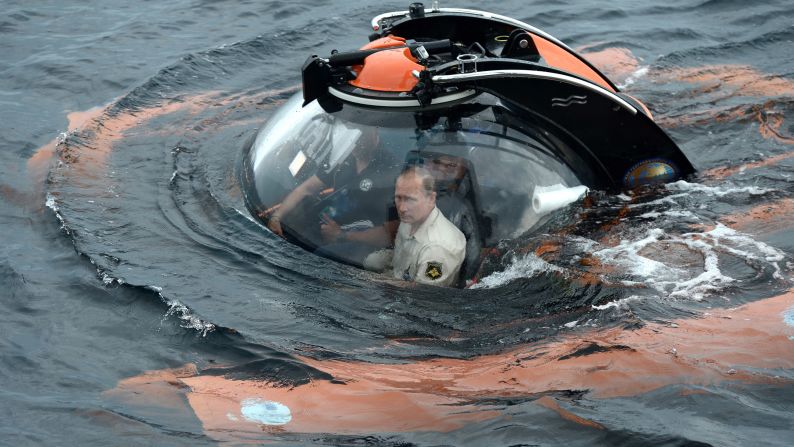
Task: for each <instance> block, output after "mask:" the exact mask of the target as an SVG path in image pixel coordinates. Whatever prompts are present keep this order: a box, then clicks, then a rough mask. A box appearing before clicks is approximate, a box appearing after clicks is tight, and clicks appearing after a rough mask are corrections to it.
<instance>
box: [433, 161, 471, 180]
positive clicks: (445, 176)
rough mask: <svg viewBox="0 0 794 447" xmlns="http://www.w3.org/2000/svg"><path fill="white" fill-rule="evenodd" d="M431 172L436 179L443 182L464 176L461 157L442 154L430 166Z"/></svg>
mask: <svg viewBox="0 0 794 447" xmlns="http://www.w3.org/2000/svg"><path fill="white" fill-rule="evenodd" d="M428 167H429V168H430V172H432V173H433V176H434V177H435V178H436V180H438V181H441V182H448V181H451V180H457V179H460V178H463V169H464V166H463V163H462V161H461V159H460V158H459V157H453V156H451V155H441V156H439V157H437V158H434V159H433V160H432V161H431V162H430V163H429V166H428Z"/></svg>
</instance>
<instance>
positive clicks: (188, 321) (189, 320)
mask: <svg viewBox="0 0 794 447" xmlns="http://www.w3.org/2000/svg"><path fill="white" fill-rule="evenodd" d="M158 294H160V297H161V298H163V295H162V294H161V293H159V292H158ZM163 299H164V300H165V298H163ZM165 303H166V304H167V305H168V311H167V312H166V313H165V315H164V317H170V316H172V315H176V316H177V318H179V319H180V320H182V324H181V325H180V327H183V328H185V329H195V330H197V331H199V332H201V335H202V336H203V337H206V336H207V333H209V332H212V331H214V330H215V325H214V324H212V323H207V322H205V321H202V320H201V319H200V318H198V317H196V316H195V315H193V314H192V312H191V311H190V309H189V308H188V307H187V306H185V305H184V304H182V303H180V302H179V301H177V300H168V301H166V302H165Z"/></svg>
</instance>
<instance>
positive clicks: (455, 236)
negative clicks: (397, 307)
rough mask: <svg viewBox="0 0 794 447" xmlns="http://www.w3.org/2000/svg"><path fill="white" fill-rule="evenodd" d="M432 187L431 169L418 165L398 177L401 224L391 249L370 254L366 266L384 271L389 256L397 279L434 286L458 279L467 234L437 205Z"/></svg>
mask: <svg viewBox="0 0 794 447" xmlns="http://www.w3.org/2000/svg"><path fill="white" fill-rule="evenodd" d="M434 187H435V181H434V179H433V176H432V175H431V174H430V172H428V171H427V170H426V169H424V168H421V167H418V166H412V167H409V168H408V169H406V170H405V171H403V173H402V174H400V176H399V177H397V183H396V186H395V191H394V204H395V206H396V207H397V214H398V215H399V217H400V227H399V228H398V230H397V238H396V240H395V242H394V250H393V252H391V251H380V252H376V253H373V254H371V255H370V256H369V257H367V260H366V261H365V263H364V265H365V266H367V267H368V268H374V269H378V270H385V268H386V266H387V265H388V264H389V259H388V258H391V262H390V264H391V266H392V271H393V274H394V277H395V278H397V279H403V280H406V281H416V282H421V283H425V284H432V285H437V286H451V285H454V284H455V283H456V282H457V279H458V273H459V271H460V266H461V264H463V259H464V257H465V256H466V237H465V236H464V235H463V233H461V231H460V230H458V228H457V227H455V225H453V224H452V223H451V222H450V221H449V220H447V218H446V217H444V215H443V214H441V211H439V210H438V208H436V192H435V191H434ZM378 267H380V268H378Z"/></svg>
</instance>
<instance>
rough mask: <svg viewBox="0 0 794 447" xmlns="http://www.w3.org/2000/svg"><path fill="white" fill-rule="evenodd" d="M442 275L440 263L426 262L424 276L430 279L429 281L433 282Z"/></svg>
mask: <svg viewBox="0 0 794 447" xmlns="http://www.w3.org/2000/svg"><path fill="white" fill-rule="evenodd" d="M443 274H444V273H442V271H441V263H440V262H428V263H427V270H425V276H427V277H428V278H430V279H431V280H433V281H435V280H437V279H438V278H441V276H442V275H443Z"/></svg>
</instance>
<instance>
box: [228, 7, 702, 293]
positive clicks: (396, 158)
mask: <svg viewBox="0 0 794 447" xmlns="http://www.w3.org/2000/svg"><path fill="white" fill-rule="evenodd" d="M434 3H435V2H434ZM372 30H373V31H374V32H373V33H372V34H371V35H370V42H369V43H368V44H366V45H364V46H363V47H361V48H360V49H359V50H357V51H350V52H337V51H333V52H332V53H331V54H330V55H327V56H326V57H320V56H317V55H313V56H311V57H309V58H308V59H307V61H306V62H305V64H304V65H303V68H302V77H303V85H302V93H298V94H296V95H295V96H294V97H292V98H291V99H290V100H289V101H287V102H286V104H284V105H283V107H281V109H280V110H279V111H278V112H277V113H276V114H275V115H273V117H272V118H270V120H269V121H268V123H267V124H266V125H265V126H264V127H263V128H262V129H261V130H260V131H259V133H258V134H257V135H256V137H255V138H254V139H253V140H252V142H251V144H250V146H249V147H247V148H246V150H247V153H246V156H245V157H244V162H243V168H242V183H243V186H244V196H245V200H246V204H247V206H248V207H249V209H250V211H251V212H252V213H253V214H254V215H255V216H257V218H258V219H260V220H261V221H262V222H263V223H264V224H265V225H268V226H269V227H270V228H277V229H278V232H279V233H280V234H281V235H282V236H284V237H285V238H287V239H288V240H290V241H291V242H293V243H295V244H297V245H300V246H302V247H303V248H305V249H307V250H311V251H315V252H317V253H319V254H322V255H326V256H328V257H332V258H334V259H336V260H338V261H341V262H345V263H348V264H353V265H357V266H361V262H360V259H357V258H356V257H355V256H353V255H352V254H350V255H347V254H345V253H332V254H329V253H326V252H325V251H324V250H323V247H324V246H325V245H327V244H328V240H327V237H325V236H327V235H324V234H323V233H322V231H320V224H321V220H322V219H324V218H325V217H323V216H330V217H331V218H332V219H333V220H334V221H335V222H337V223H338V224H339V225H340V226H341V227H342V228H343V229H344V230H345V231H361V230H365V229H368V228H374V227H377V226H379V225H384V224H387V223H388V222H393V221H394V219H395V217H394V211H393V194H394V182H395V179H396V177H397V176H398V175H399V173H400V172H401V171H402V170H403V169H404V168H405V167H406V166H411V165H420V166H423V167H426V168H427V169H428V170H429V171H430V172H431V173H432V175H433V176H434V178H435V180H436V185H437V196H438V207H439V209H440V210H441V211H442V212H443V213H444V215H445V216H447V217H448V218H449V219H450V220H451V221H452V222H453V223H454V224H455V225H456V226H458V228H460V229H461V231H463V233H464V234H465V236H466V240H467V245H466V260H465V262H464V266H463V269H462V279H465V280H471V279H473V278H475V277H476V273H477V270H478V268H479V265H480V260H481V258H482V253H484V251H485V250H488V248H489V247H492V246H494V245H495V244H496V243H497V242H498V241H500V240H504V239H510V238H514V237H516V236H518V235H521V234H524V233H525V232H527V231H528V230H530V229H531V228H532V227H533V226H535V225H537V224H538V222H539V221H542V219H543V217H544V216H545V215H547V213H548V212H549V211H551V210H554V209H557V208H559V207H561V206H564V205H566V204H568V203H570V202H571V201H573V200H576V199H577V198H579V197H580V196H581V195H582V193H584V191H586V190H587V189H588V188H589V189H595V190H606V191H610V192H618V191H621V190H624V189H631V188H635V187H638V186H642V185H648V184H653V183H659V182H668V181H674V180H677V179H679V178H682V177H685V176H687V175H690V174H691V173H693V172H694V168H693V166H692V164H691V163H690V162H689V160H688V159H687V158H686V156H685V155H684V154H683V153H682V152H681V150H680V149H679V148H678V146H677V145H676V144H675V142H673V141H672V140H671V139H670V137H669V136H668V135H667V134H666V133H665V132H664V131H663V130H662V129H661V128H659V126H658V125H657V124H656V123H654V121H653V118H652V116H651V114H650V112H649V111H648V109H647V108H646V107H645V106H644V105H643V104H642V103H641V102H639V101H638V100H637V99H635V98H633V97H631V96H628V95H626V94H623V93H622V92H620V90H619V89H618V87H617V86H616V85H615V84H614V83H613V82H612V81H610V80H609V79H608V78H607V77H606V76H604V75H603V74H602V73H601V72H600V71H599V70H598V69H597V68H595V67H594V66H593V65H592V64H590V63H589V62H588V61H587V60H586V59H584V58H583V57H582V56H580V55H578V54H577V53H576V52H574V51H573V50H572V49H570V48H569V47H568V46H566V45H565V44H564V43H562V42H561V41H559V40H558V39H556V38H555V37H553V36H551V35H549V34H548V33H546V32H544V31H542V30H540V29H538V28H536V27H533V26H531V25H529V24H526V23H523V22H521V21H518V20H515V19H513V18H510V17H506V16H502V15H498V14H492V13H488V12H483V11H477V10H470V9H457V8H439V7H437V5H434V6H433V7H431V8H429V9H426V8H425V7H424V6H423V5H422V4H421V3H413V4H411V5H410V7H409V9H408V10H407V11H398V12H391V13H386V14H381V15H379V16H377V17H375V18H374V19H372ZM362 165H363V166H364V169H361V168H362ZM351 173H352V174H351ZM279 210H280V211H279ZM285 211H288V212H285ZM276 215H277V216H278V222H274V221H273V216H276Z"/></svg>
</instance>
